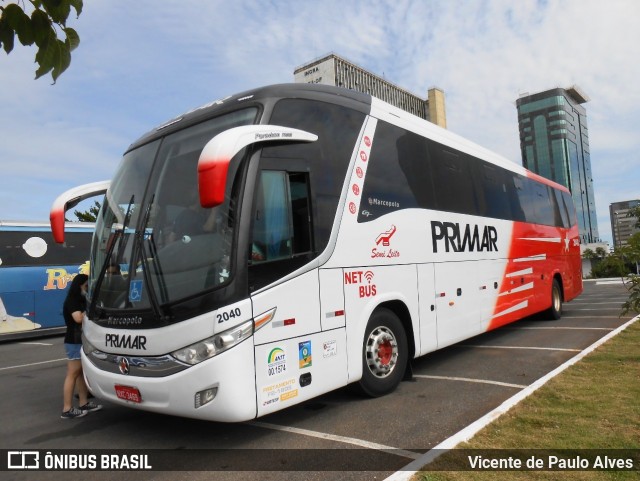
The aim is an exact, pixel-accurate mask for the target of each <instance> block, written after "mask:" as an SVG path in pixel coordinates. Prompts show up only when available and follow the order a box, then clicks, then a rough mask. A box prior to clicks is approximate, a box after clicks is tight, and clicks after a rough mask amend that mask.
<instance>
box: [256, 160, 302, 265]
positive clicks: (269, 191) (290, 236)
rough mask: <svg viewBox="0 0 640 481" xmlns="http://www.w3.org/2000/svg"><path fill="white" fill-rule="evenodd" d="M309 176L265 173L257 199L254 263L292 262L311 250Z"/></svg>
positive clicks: (262, 174) (261, 178) (262, 175)
mask: <svg viewBox="0 0 640 481" xmlns="http://www.w3.org/2000/svg"><path fill="white" fill-rule="evenodd" d="M307 177H308V176H307V174H303V173H289V172H283V171H268V170H263V171H262V172H261V174H260V181H259V186H258V195H257V198H256V203H255V208H254V215H253V231H252V244H251V246H252V247H251V261H252V262H254V263H256V262H265V261H273V260H278V259H289V258H291V257H293V256H295V255H298V254H303V253H308V252H310V251H311V215H310V203H309V182H308V178H307Z"/></svg>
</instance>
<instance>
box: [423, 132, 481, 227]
mask: <svg viewBox="0 0 640 481" xmlns="http://www.w3.org/2000/svg"><path fill="white" fill-rule="evenodd" d="M429 153H430V156H431V159H432V165H433V176H434V183H433V185H434V188H435V196H436V204H437V207H438V209H439V210H444V211H446V212H457V213H460V214H471V215H478V214H479V213H480V212H479V207H478V202H477V200H476V193H475V187H474V183H473V178H472V176H471V158H470V157H469V156H467V155H465V154H463V153H461V152H457V151H455V150H454V149H452V148H450V147H447V146H445V145H442V144H439V143H437V142H430V143H429Z"/></svg>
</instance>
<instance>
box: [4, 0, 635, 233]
mask: <svg viewBox="0 0 640 481" xmlns="http://www.w3.org/2000/svg"><path fill="white" fill-rule="evenodd" d="M7 3H12V2H8V1H6V0H2V1H1V3H0V4H2V5H4V4H7ZM27 3H28V2H27ZM638 18H640V2H639V1H636V0H607V1H606V2H605V1H601V0H484V1H483V0H389V1H385V0H347V1H345V0H316V1H308V0H263V1H260V0H227V1H225V0H207V1H206V2H205V1H196V0H161V1H158V0H136V1H135V2H132V1H125V0H85V2H84V9H83V11H82V14H81V15H80V17H79V18H76V17H75V14H74V15H72V16H71V17H70V19H69V21H68V23H67V25H68V26H70V27H73V28H74V29H76V31H77V32H78V34H79V35H80V46H79V47H78V48H77V49H76V50H75V51H74V52H73V53H72V61H71V66H70V67H69V69H68V70H67V71H66V72H64V73H63V74H62V76H61V77H60V78H59V79H58V81H57V82H56V83H55V84H52V80H51V77H50V76H46V77H42V78H40V79H38V80H34V77H35V70H36V65H35V64H34V57H35V53H36V51H35V49H34V48H32V47H23V46H22V45H20V44H19V43H18V41H17V40H16V46H15V48H14V50H13V52H12V53H11V54H9V55H6V54H5V53H4V51H2V52H0V220H29V221H48V218H49V210H50V208H51V204H52V203H53V201H54V200H55V198H56V197H57V196H58V195H59V194H60V193H62V192H64V191H65V190H67V189H69V188H71V187H74V186H76V185H80V184H85V183H89V182H95V181H100V180H108V179H109V178H111V177H112V175H113V174H114V172H115V169H116V167H117V166H118V163H119V160H120V158H121V156H122V154H123V153H124V151H125V150H126V149H127V147H128V146H129V145H130V144H131V143H132V142H133V141H134V140H136V139H137V138H138V137H140V136H141V135H142V134H144V133H145V132H147V131H149V130H151V129H152V128H154V127H156V126H158V125H160V124H162V123H163V122H165V121H167V120H169V119H172V118H174V117H176V116H178V115H180V114H181V113H184V112H186V111H188V110H191V109H193V108H195V107H198V106H201V105H204V104H206V103H208V102H210V101H212V100H215V99H219V98H224V97H226V96H228V95H232V94H235V93H239V92H242V91H244V90H248V89H252V88H255V87H260V86H263V85H268V84H274V83H283V82H293V71H294V70H295V69H296V68H297V67H300V66H302V65H304V64H306V63H308V62H310V61H312V60H314V59H317V58H321V57H323V56H325V55H326V54H328V53H335V54H337V55H339V56H341V57H343V58H346V59H348V60H349V61H351V62H353V63H355V64H357V65H359V66H361V67H363V68H365V69H367V70H369V71H370V72H372V73H375V74H378V75H380V76H383V77H384V78H385V79H387V80H388V81H390V82H392V83H395V84H396V85H399V86H401V87H403V88H405V89H407V90H409V91H411V92H412V93H414V94H416V95H419V96H421V97H423V98H425V97H426V95H427V90H428V89H429V88H431V87H434V86H437V87H439V88H441V89H443V90H444V92H445V96H446V115H447V128H448V129H449V130H450V131H452V132H455V133H457V134H459V135H462V136H463V137H466V138H468V139H470V140H472V141H474V142H476V143H477V144H480V145H482V146H484V147H486V148H489V149H490V150H493V151H494V152H497V153H498V154H500V155H502V156H504V157H506V158H507V159H510V160H511V161H513V162H515V163H517V164H520V165H521V164H522V160H521V153H520V140H519V134H518V120H517V112H516V107H515V101H516V99H518V97H519V96H520V95H521V94H523V93H527V92H528V93H530V94H533V93H536V92H540V91H543V90H548V89H551V88H555V87H565V88H566V87H570V86H572V85H578V86H579V87H580V88H581V89H582V90H583V91H584V92H585V93H586V95H587V96H588V97H589V99H590V100H589V102H587V103H586V104H583V106H584V107H585V109H586V111H587V125H588V129H589V143H590V150H591V163H592V172H593V181H594V191H595V202H596V209H597V217H598V228H599V233H600V237H601V238H602V239H603V240H605V241H608V242H610V243H611V225H610V219H609V204H611V203H612V202H618V201H624V200H631V199H639V198H640V29H639V28H638V26H637V21H638Z"/></svg>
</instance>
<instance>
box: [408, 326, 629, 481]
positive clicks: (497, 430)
mask: <svg viewBox="0 0 640 481" xmlns="http://www.w3.org/2000/svg"><path fill="white" fill-rule="evenodd" d="M458 448H462V449H473V450H476V449H477V450H497V449H499V450H517V449H522V450H525V449H526V450H529V449H532V450H538V449H540V450H547V452H544V453H543V452H538V453H539V454H540V456H541V457H544V458H545V460H547V461H548V455H549V454H554V453H552V452H551V450H554V449H557V450H564V449H570V450H595V451H588V452H589V453H590V454H591V455H592V456H595V455H597V454H602V455H606V454H608V455H609V456H610V457H611V454H614V455H615V453H612V452H610V453H607V452H606V450H609V449H627V450H632V449H635V450H640V321H639V322H635V323H633V324H632V325H630V326H629V327H628V328H627V329H625V330H624V331H623V332H621V333H620V334H618V335H617V336H615V337H613V338H612V339H610V340H609V341H608V342H606V343H605V344H603V345H602V346H600V347H599V348H598V349H596V350H595V351H594V352H592V353H591V354H589V355H587V356H586V357H585V358H584V359H582V360H581V361H580V362H578V363H577V364H575V365H573V366H571V367H569V368H568V369H566V370H565V371H563V372H562V373H561V374H560V375H558V376H556V377H555V378H553V379H552V380H551V381H549V382H548V383H547V384H545V385H544V386H543V387H542V388H540V389H538V390H537V391H536V392H534V393H533V394H532V395H531V396H529V397H528V398H526V399H525V400H524V401H522V402H521V403H520V404H518V405H517V406H515V407H514V408H513V409H511V410H510V411H509V412H507V413H506V414H505V415H503V416H502V417H500V418H499V419H498V420H496V421H495V422H493V423H492V424H490V425H489V426H487V427H486V428H485V429H483V430H482V431H480V432H479V433H478V434H477V435H476V436H475V437H474V438H473V439H472V440H471V441H470V442H468V443H465V444H463V445H459V446H458ZM456 453H457V454H456ZM467 454H469V453H465V452H464V451H458V449H456V450H453V451H450V452H449V453H446V454H444V455H442V456H440V457H439V458H437V459H436V460H435V461H434V462H433V463H432V464H430V465H429V471H422V472H418V473H417V474H416V475H415V476H414V477H413V478H412V481H442V480H491V479H509V480H512V479H513V480H520V479H522V480H524V479H527V480H530V479H533V480H557V479H563V480H565V479H567V480H585V481H596V480H598V481H599V480H603V479H604V480H609V479H611V480H627V479H628V480H632V479H633V480H638V479H640V459H639V458H640V451H635V453H634V456H635V458H634V461H633V462H634V468H635V471H622V470H617V471H614V470H609V471H584V470H563V471H537V470H536V471H520V472H518V471H506V472H504V471H503V472H497V471H494V470H491V471H487V470H483V471H470V470H467V471H433V469H434V468H436V469H438V466H441V467H443V468H444V469H446V466H447V463H452V462H454V461H453V459H454V458H455V457H458V459H459V458H460V457H461V456H462V457H464V464H463V466H467V467H468V466H469V462H468V461H467V457H466V455H467ZM474 454H482V452H477V453H474ZM491 454H492V455H496V456H497V455H498V454H499V453H497V452H491ZM523 454H525V459H526V458H527V457H529V456H528V455H530V454H531V455H532V454H535V452H531V453H523ZM555 454H556V455H557V456H558V457H559V458H563V457H564V458H567V459H568V458H569V457H570V456H568V455H567V453H566V452H564V454H563V453H562V451H559V452H557V453H555ZM578 454H579V453H576V455H578ZM626 458H628V456H626ZM449 466H451V464H449ZM458 466H460V464H458Z"/></svg>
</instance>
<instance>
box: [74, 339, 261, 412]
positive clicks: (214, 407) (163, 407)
mask: <svg viewBox="0 0 640 481" xmlns="http://www.w3.org/2000/svg"><path fill="white" fill-rule="evenodd" d="M122 357H123V358H126V356H122ZM82 366H83V371H84V376H85V380H86V382H87V386H88V387H89V390H90V391H91V392H92V393H93V394H94V396H96V397H97V398H100V399H104V400H106V401H109V402H112V403H114V404H119V405H122V406H127V407H131V408H135V409H141V410H145V411H153V412H158V413H163V414H171V415H176V416H182V417H189V418H195V419H206V420H209V421H222V422H241V421H247V420H249V419H253V418H255V417H256V390H255V389H256V387H255V365H254V352H253V342H252V338H249V339H246V340H245V341H244V342H241V343H240V344H238V345H236V346H234V347H233V348H231V349H229V350H228V351H225V352H223V353H221V354H219V355H217V356H214V357H212V358H211V359H208V360H206V361H203V362H201V363H199V364H196V365H194V366H191V367H189V368H187V369H185V370H183V371H180V372H178V373H175V374H171V375H169V376H164V377H143V376H132V375H125V374H121V373H114V372H108V371H104V370H102V369H100V368H98V367H97V366H96V365H95V364H93V363H92V362H91V360H90V359H89V358H88V357H87V356H86V354H85V352H84V351H83V352H82Z"/></svg>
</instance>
